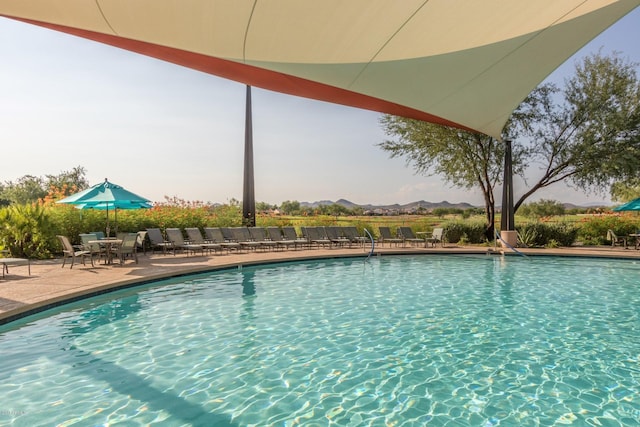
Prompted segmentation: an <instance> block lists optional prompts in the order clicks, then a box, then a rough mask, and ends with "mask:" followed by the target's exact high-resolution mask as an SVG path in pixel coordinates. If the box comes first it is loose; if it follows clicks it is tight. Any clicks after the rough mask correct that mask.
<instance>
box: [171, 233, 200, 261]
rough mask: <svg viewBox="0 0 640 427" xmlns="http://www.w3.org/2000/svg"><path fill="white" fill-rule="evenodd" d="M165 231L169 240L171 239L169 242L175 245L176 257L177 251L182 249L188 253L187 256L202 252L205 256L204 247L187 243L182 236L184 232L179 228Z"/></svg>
mask: <svg viewBox="0 0 640 427" xmlns="http://www.w3.org/2000/svg"><path fill="white" fill-rule="evenodd" d="M165 231H166V232H167V239H169V241H170V242H171V244H172V245H173V248H174V251H173V254H174V255H175V253H176V252H175V249H182V250H183V251H187V255H189V253H190V252H192V253H196V252H201V253H202V255H204V247H203V246H202V245H196V244H193V243H187V242H185V241H184V237H183V236H182V231H180V229H179V228H167V229H166V230H165Z"/></svg>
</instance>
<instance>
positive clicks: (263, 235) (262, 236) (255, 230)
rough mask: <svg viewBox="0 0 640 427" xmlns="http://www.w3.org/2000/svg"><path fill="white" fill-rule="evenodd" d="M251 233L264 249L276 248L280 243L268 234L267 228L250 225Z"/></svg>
mask: <svg viewBox="0 0 640 427" xmlns="http://www.w3.org/2000/svg"><path fill="white" fill-rule="evenodd" d="M249 235H250V236H251V239H252V240H253V241H254V242H258V243H260V244H261V245H260V247H262V248H264V249H275V248H276V247H277V246H278V243H276V242H274V241H273V240H271V239H270V238H269V237H268V236H267V230H265V229H264V228H262V227H249Z"/></svg>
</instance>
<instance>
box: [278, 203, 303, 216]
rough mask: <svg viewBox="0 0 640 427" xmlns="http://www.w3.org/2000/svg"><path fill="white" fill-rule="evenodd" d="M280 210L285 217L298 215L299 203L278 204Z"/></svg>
mask: <svg viewBox="0 0 640 427" xmlns="http://www.w3.org/2000/svg"><path fill="white" fill-rule="evenodd" d="M280 210H281V211H282V213H283V214H285V215H299V214H300V202H298V201H295V200H294V201H291V200H285V201H284V202H282V203H281V204H280Z"/></svg>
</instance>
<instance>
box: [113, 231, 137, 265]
mask: <svg viewBox="0 0 640 427" xmlns="http://www.w3.org/2000/svg"><path fill="white" fill-rule="evenodd" d="M137 240H138V233H126V234H124V235H122V243H121V244H120V245H118V246H116V247H114V248H113V252H114V254H115V256H116V257H118V259H119V260H120V265H122V264H124V260H125V258H127V257H129V256H131V258H133V260H134V261H135V262H136V264H137V263H138V254H137V252H138V251H137V245H136V242H137Z"/></svg>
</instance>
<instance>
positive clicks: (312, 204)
mask: <svg viewBox="0 0 640 427" xmlns="http://www.w3.org/2000/svg"><path fill="white" fill-rule="evenodd" d="M333 204H336V205H341V206H344V207H345V208H348V209H353V208H362V209H364V210H376V209H385V210H404V211H408V210H415V209H418V208H423V209H428V210H431V209H435V208H457V209H469V208H473V207H475V206H473V205H471V204H469V203H465V202H462V203H449V202H447V201H446V200H443V201H442V202H437V203H434V202H427V201H424V200H420V201H418V202H411V203H406V204H404V205H401V204H398V203H395V204H392V205H372V204H366V205H358V204H357V203H353V202H350V201H349V200H345V199H338V200H336V201H335V202H333V201H331V200H320V201H317V202H300V206H302V207H309V208H317V207H318V206H323V205H333Z"/></svg>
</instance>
